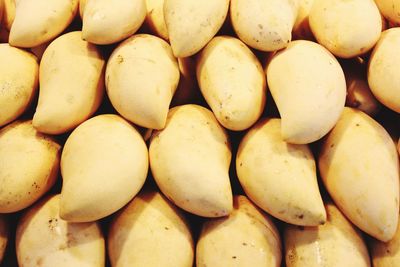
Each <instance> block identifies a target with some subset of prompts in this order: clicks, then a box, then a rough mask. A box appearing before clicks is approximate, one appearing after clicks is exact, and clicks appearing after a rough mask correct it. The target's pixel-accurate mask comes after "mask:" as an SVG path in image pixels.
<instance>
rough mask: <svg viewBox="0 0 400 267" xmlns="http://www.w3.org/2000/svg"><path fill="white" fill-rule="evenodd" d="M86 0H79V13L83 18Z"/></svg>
mask: <svg viewBox="0 0 400 267" xmlns="http://www.w3.org/2000/svg"><path fill="white" fill-rule="evenodd" d="M86 2H87V0H79V15H80V16H81V18H83V13H84V12H85V7H86Z"/></svg>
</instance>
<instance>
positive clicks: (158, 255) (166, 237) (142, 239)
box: [108, 192, 194, 267]
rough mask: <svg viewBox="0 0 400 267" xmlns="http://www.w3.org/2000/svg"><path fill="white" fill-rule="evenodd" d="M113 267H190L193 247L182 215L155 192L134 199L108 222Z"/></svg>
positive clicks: (109, 247)
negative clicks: (109, 225) (109, 223)
mask: <svg viewBox="0 0 400 267" xmlns="http://www.w3.org/2000/svg"><path fill="white" fill-rule="evenodd" d="M108 251H109V255H110V261H111V265H112V266H113V267H128V266H146V267H159V266H163V267H192V264H193V258H194V245H193V240H192V235H191V233H190V229H189V225H188V223H187V222H186V220H185V218H184V217H183V215H182V213H181V212H180V211H179V210H178V209H177V208H176V207H174V206H173V205H172V204H170V203H169V202H168V200H167V199H166V198H165V197H164V196H162V195H161V194H160V193H157V192H143V193H140V194H139V195H138V196H136V197H135V198H134V199H133V200H132V202H131V203H129V205H128V206H126V207H125V208H124V209H123V210H122V211H121V212H120V213H118V214H117V215H116V217H115V218H114V219H113V221H112V222H111V227H110V232H109V236H108Z"/></svg>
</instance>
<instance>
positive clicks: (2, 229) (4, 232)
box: [0, 214, 10, 263]
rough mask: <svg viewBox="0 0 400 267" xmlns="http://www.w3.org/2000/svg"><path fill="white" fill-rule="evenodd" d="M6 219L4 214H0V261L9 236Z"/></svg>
mask: <svg viewBox="0 0 400 267" xmlns="http://www.w3.org/2000/svg"><path fill="white" fill-rule="evenodd" d="M8 224H9V223H8V221H7V218H6V216H5V215H3V214H1V215H0V263H1V262H2V261H3V258H4V253H5V251H6V248H7V244H8V238H9V236H10V233H9V226H8Z"/></svg>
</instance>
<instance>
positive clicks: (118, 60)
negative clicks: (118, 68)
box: [117, 55, 124, 64]
mask: <svg viewBox="0 0 400 267" xmlns="http://www.w3.org/2000/svg"><path fill="white" fill-rule="evenodd" d="M123 62H124V58H123V57H122V56H121V55H118V56H117V63H118V64H121V63H123Z"/></svg>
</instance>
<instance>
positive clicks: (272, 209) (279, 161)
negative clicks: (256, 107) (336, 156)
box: [236, 119, 326, 226]
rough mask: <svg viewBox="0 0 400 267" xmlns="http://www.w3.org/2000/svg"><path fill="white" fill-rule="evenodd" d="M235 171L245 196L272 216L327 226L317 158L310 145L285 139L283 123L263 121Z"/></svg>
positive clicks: (246, 143)
mask: <svg viewBox="0 0 400 267" xmlns="http://www.w3.org/2000/svg"><path fill="white" fill-rule="evenodd" d="M236 171H237V175H238V177H239V181H240V183H241V185H242V187H243V189H244V191H245V192H246V195H247V196H248V197H249V198H250V199H251V200H252V201H253V202H254V203H256V204H257V205H258V206H259V207H261V208H262V209H263V210H265V211H266V212H268V213H269V214H271V215H272V216H274V217H276V218H278V219H280V220H282V221H285V222H287V223H291V224H297V225H308V226H315V225H319V224H323V223H324V222H325V220H326V213H325V209H324V204H323V203H322V198H321V195H320V192H319V189H318V182H317V173H316V166H315V160H314V156H313V154H312V152H311V150H310V148H309V147H308V146H307V145H292V144H288V143H286V142H285V141H284V140H283V139H282V134H281V120H280V119H266V120H265V119H263V120H261V121H260V122H259V123H257V124H256V125H254V126H253V127H252V128H251V129H250V131H249V132H248V133H247V134H246V135H245V136H244V138H243V139H242V141H241V143H240V145H239V150H238V154H237V157H236Z"/></svg>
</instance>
